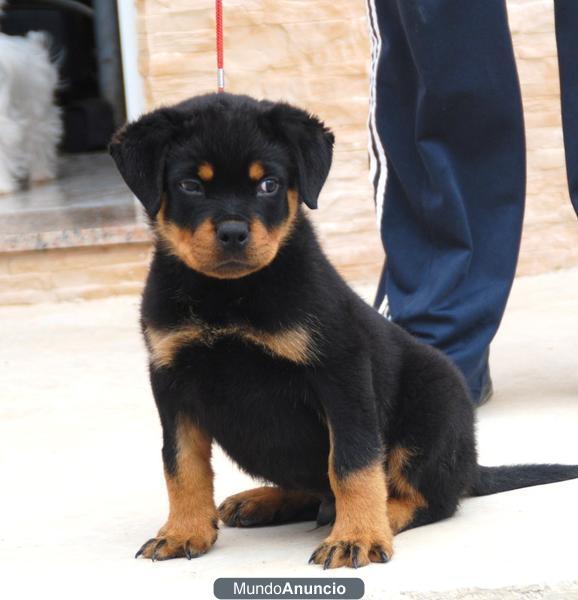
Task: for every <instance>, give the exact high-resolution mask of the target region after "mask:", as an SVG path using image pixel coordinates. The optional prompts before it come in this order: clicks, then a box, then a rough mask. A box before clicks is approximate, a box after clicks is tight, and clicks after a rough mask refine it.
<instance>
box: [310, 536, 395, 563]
mask: <svg viewBox="0 0 578 600" xmlns="http://www.w3.org/2000/svg"><path fill="white" fill-rule="evenodd" d="M392 556H393V546H392V543H391V540H388V539H385V538H382V539H380V538H378V537H377V536H376V537H374V538H370V537H361V536H359V537H352V538H351V539H339V537H336V536H332V535H330V536H329V537H328V538H326V539H325V541H324V542H323V543H322V544H321V545H320V546H318V548H317V549H316V550H315V552H313V554H312V555H311V558H310V559H309V563H310V564H312V563H315V564H318V565H323V568H324V569H335V568H337V567H352V568H354V569H357V568H358V567H364V566H365V565H368V564H369V563H370V562H378V563H386V562H389V560H390V559H391V557H392Z"/></svg>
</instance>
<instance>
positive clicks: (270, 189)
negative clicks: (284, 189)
mask: <svg viewBox="0 0 578 600" xmlns="http://www.w3.org/2000/svg"><path fill="white" fill-rule="evenodd" d="M278 189H279V182H278V181H277V180H276V179H273V178H272V177H268V178H267V179H263V180H262V181H260V182H259V185H258V186H257V193H259V194H263V195H266V196H271V195H272V194H274V193H275V192H276V191H277V190H278Z"/></svg>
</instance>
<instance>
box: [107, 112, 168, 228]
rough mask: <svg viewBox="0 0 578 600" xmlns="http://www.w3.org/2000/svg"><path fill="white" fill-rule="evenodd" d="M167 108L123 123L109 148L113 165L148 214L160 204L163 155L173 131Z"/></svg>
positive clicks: (152, 215) (163, 165)
mask: <svg viewBox="0 0 578 600" xmlns="http://www.w3.org/2000/svg"><path fill="white" fill-rule="evenodd" d="M172 116H173V115H171V113H170V111H169V110H168V109H159V110H156V111H154V112H152V113H149V114H147V115H144V116H143V117H141V118H140V119H138V120H137V121H135V122H133V123H129V124H128V125H125V126H124V127H123V128H122V129H120V130H119V131H117V133H116V134H115V135H114V136H113V138H112V141H111V143H110V145H109V147H108V149H109V152H110V154H111V155H112V158H113V159H114V162H115V163H116V166H117V168H118V170H119V172H120V174H121V175H122V178H123V179H124V180H125V182H126V184H127V185H128V187H129V188H130V189H131V191H132V192H133V194H134V195H135V196H136V197H137V198H138V199H139V200H140V201H141V203H142V205H143V206H144V207H145V210H146V212H147V214H148V215H149V217H151V218H153V219H154V217H155V216H156V214H157V213H158V211H159V209H160V207H161V198H162V193H163V188H164V172H165V157H166V154H167V152H168V149H169V143H170V140H171V137H172V136H173V134H174V132H175V125H174V119H172V118H171V117H172Z"/></svg>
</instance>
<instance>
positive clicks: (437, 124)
mask: <svg viewBox="0 0 578 600" xmlns="http://www.w3.org/2000/svg"><path fill="white" fill-rule="evenodd" d="M369 9H370V17H371V21H372V23H371V24H372V27H373V28H372V34H373V36H374V42H376V43H377V44H378V46H377V48H374V59H376V58H377V59H378V60H377V61H376V64H375V65H374V66H375V67H376V68H375V70H374V80H373V92H374V94H373V99H372V100H373V108H374V110H373V112H372V118H371V119H370V126H371V129H372V133H373V135H372V145H373V149H374V151H375V154H376V156H377V157H378V158H379V157H381V160H380V161H379V167H380V168H379V169H375V168H374V170H373V172H374V174H375V175H376V177H375V183H376V204H377V209H378V217H379V218H380V221H381V234H382V240H383V244H384V248H385V251H386V256H387V260H386V264H385V266H384V270H383V274H382V278H381V281H380V285H379V290H378V296H377V298H376V305H377V306H381V309H382V310H383V311H384V313H386V314H387V315H388V316H389V317H390V318H392V320H393V321H395V322H397V323H399V324H400V325H401V326H403V327H404V328H406V329H407V330H409V331H410V332H411V333H413V334H414V335H415V336H417V337H418V338H420V339H422V340H423V341H425V342H427V343H430V344H432V345H434V346H436V347H437V348H439V349H441V350H442V351H444V352H445V353H446V354H448V355H449V356H450V358H452V359H453V360H454V362H455V363H456V364H457V365H458V367H460V369H461V370H462V372H463V373H464V375H465V377H466V379H467V381H468V384H469V386H470V389H471V391H472V394H473V397H474V400H475V401H476V402H479V401H480V399H481V396H482V395H483V393H484V389H486V390H487V388H488V384H489V373H488V366H487V361H488V353H489V344H490V341H491V340H492V338H493V337H494V335H495V333H496V331H497V329H498V326H499V324H500V320H501V318H502V315H503V312H504V308H505V304H506V300H507V298H508V294H509V291H510V288H511V284H512V281H513V277H514V272H515V268H516V262H517V257H518V250H519V245H520V236H521V229H522V219H523V212H524V193H525V143H524V125H523V117H522V105H521V98H520V90H519V83H518V77H517V72H516V66H515V62H514V56H513V51H512V43H511V38H510V33H509V29H508V23H507V14H506V8H505V4H504V0H468V2H464V1H463V0H369ZM375 50H376V51H375ZM384 157H387V176H385V171H386V169H385V165H384V164H383V163H384ZM374 166H375V163H374Z"/></svg>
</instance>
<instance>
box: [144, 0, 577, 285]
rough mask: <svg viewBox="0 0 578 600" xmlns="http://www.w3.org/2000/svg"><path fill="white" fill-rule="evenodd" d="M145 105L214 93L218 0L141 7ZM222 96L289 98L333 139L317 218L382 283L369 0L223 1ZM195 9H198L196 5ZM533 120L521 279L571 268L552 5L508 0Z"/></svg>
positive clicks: (573, 243)
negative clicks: (370, 158) (370, 143)
mask: <svg viewBox="0 0 578 600" xmlns="http://www.w3.org/2000/svg"><path fill="white" fill-rule="evenodd" d="M136 1H137V6H138V14H139V24H138V26H139V39H140V44H141V56H140V65H141V72H142V74H143V76H144V80H145V90H146V99H147V105H148V107H149V108H151V107H154V106H158V105H159V104H163V103H164V104H166V103H170V102H174V101H177V100H180V99H182V98H185V97H187V96H190V95H193V94H197V93H201V92H207V91H213V90H214V89H215V49H214V44H215V42H214V2H213V0H196V1H195V2H194V3H193V2H190V1H189V0H136ZM224 4H225V61H226V73H227V89H228V91H231V92H239V93H247V94H251V95H253V96H257V97H268V98H271V99H285V100H289V101H292V102H295V103H298V104H299V105H301V106H304V107H306V108H308V109H309V110H311V111H313V112H316V113H318V114H319V115H320V116H321V117H322V118H323V119H324V120H326V121H327V122H328V123H329V124H330V125H331V127H332V128H333V129H334V130H335V133H336V135H337V140H338V142H337V147H336V160H335V165H334V168H333V169H332V173H331V177H330V182H329V185H328V187H327V189H326V191H325V192H324V195H323V198H322V200H321V209H320V210H319V211H318V212H317V213H316V214H315V219H316V222H317V223H318V228H319V230H320V232H321V235H322V238H323V240H324V243H325V246H326V248H327V249H328V251H329V254H330V255H331V257H332V258H333V259H334V260H335V261H336V262H337V264H338V266H339V267H340V269H341V270H342V271H343V272H344V273H345V274H346V275H347V276H348V277H349V278H350V279H353V280H359V279H366V280H367V279H368V278H370V277H371V278H375V277H377V273H378V271H379V268H380V265H381V261H382V256H383V254H382V250H381V247H380V244H379V239H378V236H377V234H376V231H375V218H374V213H373V205H372V200H371V197H372V191H371V188H370V186H369V183H368V162H367V129H366V126H367V110H368V78H369V55H370V45H369V38H368V32H367V18H366V8H365V2H364V0H329V1H328V0H316V1H315V2H311V1H310V0H277V1H272V0H225V2H224ZM193 5H194V7H193ZM508 8H509V12H510V21H511V28H512V32H513V38H514V45H515V51H516V56H517V60H518V65H519V72H520V79H521V82H522V89H523V96H524V106H525V110H526V120H527V125H528V135H527V140H528V196H527V212H526V222H525V229H524V237H523V245H522V251H521V256H520V266H519V271H518V272H519V273H520V274H527V273H535V272H541V271H547V270H551V269H553V268H559V267H563V266H570V265H576V264H578V225H577V224H576V221H575V219H574V217H573V213H572V211H571V208H570V203H569V199H568V194H567V190H566V181H565V172H564V154H563V149H562V133H561V128H560V109H559V84H558V71H557V63H556V54H555V38H554V27H553V8H552V0H508Z"/></svg>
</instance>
